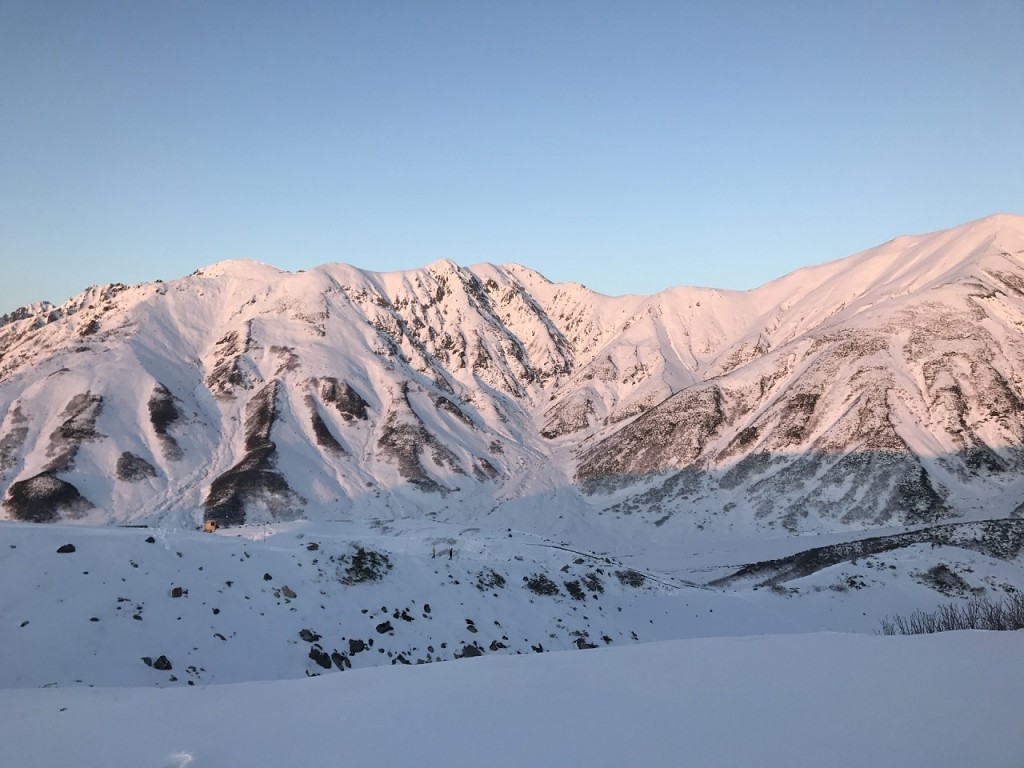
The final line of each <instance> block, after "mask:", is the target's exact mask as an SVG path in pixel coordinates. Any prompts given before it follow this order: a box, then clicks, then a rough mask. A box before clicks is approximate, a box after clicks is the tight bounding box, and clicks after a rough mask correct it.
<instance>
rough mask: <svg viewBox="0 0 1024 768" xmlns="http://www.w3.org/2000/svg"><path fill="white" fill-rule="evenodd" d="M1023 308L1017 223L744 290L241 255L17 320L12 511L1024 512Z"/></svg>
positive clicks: (678, 517) (3, 366)
mask: <svg viewBox="0 0 1024 768" xmlns="http://www.w3.org/2000/svg"><path fill="white" fill-rule="evenodd" d="M1021 328H1024V219H1021V218H1019V217H1009V216H997V217H992V218H990V219H986V220H982V221H979V222H973V223H971V224H968V225H965V226H964V227H960V228H958V229H955V230H950V231H948V232H940V233H935V234H932V235H926V236H921V237H916V238H899V239H897V240H894V241H892V242H890V243H887V244H886V245H883V246H881V247H879V248H876V249H872V250H871V251H866V252H864V253H862V254H857V255H855V256H852V257H850V258H848V259H844V260H841V261H837V262H833V263H831V264H825V265H822V266H820V267H815V268H812V269H807V270H801V271H800V272H798V273H794V274H793V275H789V276H786V277H783V278H780V279H779V280H776V281H773V282H772V283H769V284H767V285H765V286H762V287H761V288H759V289H756V290H754V291H748V292H745V293H733V292H728V291H716V290H710V289H695V288H673V289H669V290H666V291H664V292H663V293H660V294H657V295H655V296H622V297H607V296H601V295H598V294H595V293H593V292H591V291H588V290H587V289H585V288H584V287H583V286H580V285H571V284H562V285H556V284H553V283H551V282H549V281H547V280H546V279H544V278H543V277H542V276H541V275H538V274H537V273H535V272H532V271H530V270H528V269H525V268H523V267H520V266H517V265H506V266H503V267H496V266H492V265H487V264H483V265H478V266H474V267H472V268H461V267H458V266H457V265H455V264H453V263H451V262H448V261H440V262H437V263H434V264H431V265H428V266H427V267H425V268H423V269H420V270H414V271H409V272H403V273H392V274H381V273H370V272H362V271H359V270H356V269H354V268H351V267H347V266H344V265H337V264H332V265H325V266H323V267H319V268H317V269H313V270H310V271H308V272H303V273H295V274H290V273H284V272H280V271H278V270H275V269H273V268H271V267H266V266H264V265H260V264H256V263H249V262H224V263H221V264H216V265H213V266H211V267H208V268H205V269H202V270H199V271H197V272H196V273H195V274H193V275H191V276H189V277H186V278H182V279H181V280H177V281H172V282H169V283H153V284H149V285H142V286H135V287H130V288H129V287H127V286H107V287H100V288H91V289H89V290H88V291H86V292H84V293H83V294H82V295H80V296H78V297H76V298H75V299H72V300H71V301H69V302H67V303H66V304H65V305H63V306H61V307H54V306H52V305H49V304H38V305H33V306H31V307H25V308H22V309H21V310H18V311H16V312H13V313H9V314H8V315H6V316H4V317H3V318H2V319H0V414H3V420H2V421H0V491H3V492H4V506H3V509H4V511H5V514H7V515H8V516H11V517H17V518H19V519H32V520H37V521H53V520H60V519H62V518H65V517H75V516H79V515H81V514H82V513H83V511H84V510H85V509H87V508H88V507H89V501H86V500H85V499H84V498H83V496H82V494H81V493H79V492H78V490H77V489H78V488H82V489H83V490H84V491H85V493H86V495H88V496H89V497H90V500H91V501H92V502H93V503H94V504H95V505H96V508H95V509H96V511H94V512H93V513H91V514H93V515H96V516H99V515H100V512H99V510H103V511H104V512H103V514H109V516H110V519H111V520H116V521H119V522H129V521H132V520H140V519H142V520H148V519H159V518H160V517H161V516H165V515H176V516H178V518H180V519H179V520H178V521H179V522H184V518H185V517H188V516H192V515H194V514H195V512H196V510H199V509H202V510H203V514H204V517H205V518H206V519H207V520H212V521H215V522H217V523H218V524H220V525H233V524H239V523H242V522H253V521H257V520H281V519H290V518H294V517H297V516H301V515H309V516H313V517H320V518H321V519H342V518H345V517H348V516H352V515H361V516H366V517H376V518H388V517H393V516H401V515H416V514H442V513H443V514H445V515H453V516H456V517H459V518H460V519H465V520H466V521H469V520H470V519H471V518H472V515H473V514H480V513H482V511H483V510H493V509H495V508H499V507H500V506H501V505H502V504H504V503H506V502H514V501H515V500H516V499H517V498H521V497H523V496H530V495H534V494H554V495H559V498H561V499H562V500H563V501H565V502H566V504H568V505H569V506H570V507H572V508H573V509H574V510H576V511H577V512H578V513H579V514H591V515H594V516H595V519H596V516H597V515H598V514H600V515H607V516H608V517H606V518H605V520H608V519H621V518H626V517H629V518H631V520H632V522H635V523H636V524H638V525H646V524H651V525H661V526H668V528H669V529H671V528H672V527H673V526H680V528H679V530H680V531H682V530H683V528H682V527H683V526H689V527H690V528H701V527H705V526H721V527H723V528H725V529H728V528H729V527H730V526H732V525H733V524H735V523H738V524H741V525H745V526H753V527H759V528H771V527H778V528H782V529H784V530H788V531H802V530H822V529H844V528H864V527H871V526H878V525H893V524H895V525H899V524H915V525H916V524H921V523H932V522H935V521H939V520H945V519H947V518H951V517H955V516H959V515H964V514H966V513H967V511H969V510H974V511H977V510H979V509H980V508H982V507H985V508H986V511H987V513H989V514H996V515H999V514H1004V515H1009V514H1011V513H1014V511H1015V510H1017V509H1018V508H1024V505H1021V503H1020V500H1019V499H1018V498H1012V496H1013V495H1014V493H1015V491H1014V492H1009V491H1010V489H1012V488H1014V487H1015V483H1018V481H1019V480H1020V479H1021V477H1022V476H1024V340H1022V337H1021V334H1020V329H1021ZM118 456H119V457H120V459H118V460H117V466H116V468H114V473H115V474H116V476H117V478H118V479H119V480H120V481H121V482H118V483H112V482H110V477H109V475H110V474H111V471H112V468H111V467H110V464H111V461H112V459H111V457H118ZM142 481H145V482H142ZM581 491H582V494H581V493H580V492H581ZM991 499H1005V502H1004V501H999V502H998V503H997V506H998V504H1004V506H1005V509H1003V508H1000V509H992V508H991V502H990V500H991ZM463 502H467V503H463ZM460 504H462V506H461V507H460V506H459V505H460ZM972 514H973V512H972ZM1020 514H1024V513H1020ZM190 522H193V523H195V522H198V521H197V520H194V519H191V520H190Z"/></svg>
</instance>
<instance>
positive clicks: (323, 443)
mask: <svg viewBox="0 0 1024 768" xmlns="http://www.w3.org/2000/svg"><path fill="white" fill-rule="evenodd" d="M306 407H307V408H309V419H310V423H311V425H312V427H313V436H314V437H315V438H316V444H317V445H319V446H320V447H321V448H324V449H325V450H327V451H330V452H331V453H333V454H335V455H337V456H343V455H344V454H345V449H344V448H342V446H341V443H339V442H338V438H336V437H335V436H334V435H333V434H331V430H330V429H328V427H327V423H326V422H325V421H324V419H323V416H321V415H320V411H319V409H318V408H317V405H316V398H315V397H313V396H312V395H306Z"/></svg>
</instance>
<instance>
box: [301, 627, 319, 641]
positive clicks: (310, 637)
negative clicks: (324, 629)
mask: <svg viewBox="0 0 1024 768" xmlns="http://www.w3.org/2000/svg"><path fill="white" fill-rule="evenodd" d="M299 637H301V638H302V639H303V640H305V641H306V642H307V643H315V642H316V641H317V640H319V639H320V635H318V634H317V633H316V632H314V631H313V630H311V629H300V630H299Z"/></svg>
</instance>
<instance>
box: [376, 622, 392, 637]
mask: <svg viewBox="0 0 1024 768" xmlns="http://www.w3.org/2000/svg"><path fill="white" fill-rule="evenodd" d="M394 632H395V628H394V627H392V626H391V622H390V621H382V622H381V623H380V624H378V625H377V634H379V635H384V634H388V633H391V634H394Z"/></svg>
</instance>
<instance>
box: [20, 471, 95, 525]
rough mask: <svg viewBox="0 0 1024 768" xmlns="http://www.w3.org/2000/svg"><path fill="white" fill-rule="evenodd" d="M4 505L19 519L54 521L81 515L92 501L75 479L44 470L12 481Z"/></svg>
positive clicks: (38, 521)
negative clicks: (66, 478) (86, 496)
mask: <svg viewBox="0 0 1024 768" xmlns="http://www.w3.org/2000/svg"><path fill="white" fill-rule="evenodd" d="M4 507H5V508H6V509H7V511H8V513H10V515H11V517H13V518H14V519H15V520H23V521H25V522H29V523H52V522H55V521H56V520H58V519H60V517H61V513H64V515H65V516H67V517H80V516H81V515H82V514H84V513H85V512H86V511H87V510H89V509H92V504H91V503H89V500H88V499H86V498H85V497H84V496H82V494H80V493H79V492H78V489H77V488H75V486H73V485H72V484H71V483H68V482H66V481H64V480H61V479H60V478H59V477H57V476H56V475H54V474H52V473H51V472H40V473H39V474H38V475H35V476H34V477H30V478H28V479H27V480H19V481H18V482H16V483H12V484H11V487H10V488H8V489H7V498H6V499H5V500H4Z"/></svg>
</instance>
